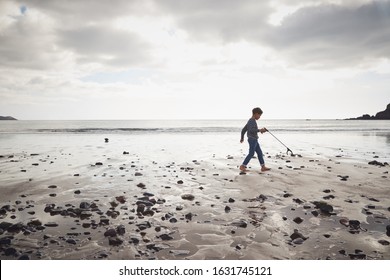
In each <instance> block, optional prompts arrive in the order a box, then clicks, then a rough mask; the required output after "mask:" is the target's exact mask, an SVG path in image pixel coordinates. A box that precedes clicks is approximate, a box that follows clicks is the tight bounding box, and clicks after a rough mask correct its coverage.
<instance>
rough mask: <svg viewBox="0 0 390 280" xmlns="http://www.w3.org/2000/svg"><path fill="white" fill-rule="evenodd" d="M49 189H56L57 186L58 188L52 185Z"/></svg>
mask: <svg viewBox="0 0 390 280" xmlns="http://www.w3.org/2000/svg"><path fill="white" fill-rule="evenodd" d="M48 188H49V189H56V188H57V186H56V185H50V186H48Z"/></svg>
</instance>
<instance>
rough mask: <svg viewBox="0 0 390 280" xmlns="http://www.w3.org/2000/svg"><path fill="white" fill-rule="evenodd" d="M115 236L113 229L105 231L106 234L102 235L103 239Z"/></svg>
mask: <svg viewBox="0 0 390 280" xmlns="http://www.w3.org/2000/svg"><path fill="white" fill-rule="evenodd" d="M116 235H117V232H116V230H115V229H113V228H110V229H108V230H106V232H105V233H104V236H105V237H115V236H116Z"/></svg>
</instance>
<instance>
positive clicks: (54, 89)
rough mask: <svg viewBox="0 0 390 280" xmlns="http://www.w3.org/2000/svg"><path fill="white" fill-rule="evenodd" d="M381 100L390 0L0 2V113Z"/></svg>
mask: <svg viewBox="0 0 390 280" xmlns="http://www.w3.org/2000/svg"><path fill="white" fill-rule="evenodd" d="M388 103H390V1H369V0H310V1H308V0H307V1H305V0H272V1H271V0H261V1H260V0H115V1H113V0H107V1H106V0H100V1H94V0H84V1H82V0H69V1H63V0H50V1H41V0H25V1H19V0H13V1H11V0H0V115H3V116H5V115H11V116H14V117H16V118H18V119H35V120H39V119H176V118H180V119H183V118H184V119H199V118H200V119H246V118H247V117H248V116H249V115H250V114H251V109H252V108H253V107H257V106H259V107H261V108H262V109H263V111H264V115H263V118H267V119H293V118H303V119H307V118H310V119H316V118H346V117H354V116H360V115H362V114H363V113H369V114H375V113H376V112H378V111H382V110H384V109H385V107H386V105H387V104H388Z"/></svg>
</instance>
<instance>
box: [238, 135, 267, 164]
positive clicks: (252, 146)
mask: <svg viewBox="0 0 390 280" xmlns="http://www.w3.org/2000/svg"><path fill="white" fill-rule="evenodd" d="M248 143H249V153H248V155H247V156H246V158H245V160H244V162H243V163H242V165H244V166H247V165H248V163H249V161H250V160H251V158H252V157H253V156H254V155H255V152H256V154H257V158H258V159H259V162H260V165H264V158H263V152H262V151H261V147H260V144H259V142H258V141H257V139H255V138H248Z"/></svg>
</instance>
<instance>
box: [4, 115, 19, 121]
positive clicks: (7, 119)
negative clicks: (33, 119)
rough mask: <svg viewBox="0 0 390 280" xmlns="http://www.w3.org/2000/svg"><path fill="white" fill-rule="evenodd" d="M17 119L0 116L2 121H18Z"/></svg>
mask: <svg viewBox="0 0 390 280" xmlns="http://www.w3.org/2000/svg"><path fill="white" fill-rule="evenodd" d="M16 120H17V119H15V118H13V117H10V116H7V117H2V116H0V121H16Z"/></svg>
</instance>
